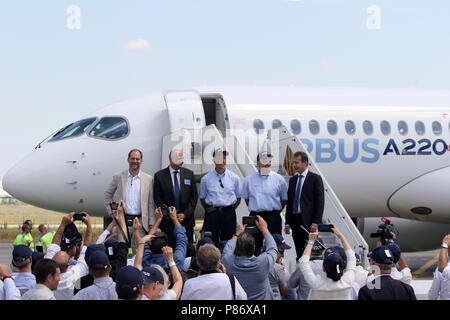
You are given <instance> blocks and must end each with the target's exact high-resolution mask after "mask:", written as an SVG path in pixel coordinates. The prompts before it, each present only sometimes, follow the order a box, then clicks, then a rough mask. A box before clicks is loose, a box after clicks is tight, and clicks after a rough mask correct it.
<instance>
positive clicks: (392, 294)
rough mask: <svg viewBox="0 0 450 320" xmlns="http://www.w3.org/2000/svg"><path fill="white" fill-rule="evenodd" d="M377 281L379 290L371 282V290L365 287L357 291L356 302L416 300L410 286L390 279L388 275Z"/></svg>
mask: <svg viewBox="0 0 450 320" xmlns="http://www.w3.org/2000/svg"><path fill="white" fill-rule="evenodd" d="M379 279H381V282H380V283H379V284H380V285H379V289H377V288H376V287H377V286H376V280H373V281H372V289H369V288H368V287H367V285H365V286H364V287H362V288H361V289H360V290H359V293H358V300H417V298H416V295H415V293H414V289H413V288H412V287H411V286H410V285H408V284H406V283H403V282H401V281H400V280H395V279H392V278H391V276H389V275H383V276H381V277H380V278H379Z"/></svg>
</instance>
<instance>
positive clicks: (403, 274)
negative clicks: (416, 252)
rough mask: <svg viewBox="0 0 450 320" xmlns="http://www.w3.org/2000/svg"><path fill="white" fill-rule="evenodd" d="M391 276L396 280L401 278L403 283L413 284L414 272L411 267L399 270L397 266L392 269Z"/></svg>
mask: <svg viewBox="0 0 450 320" xmlns="http://www.w3.org/2000/svg"><path fill="white" fill-rule="evenodd" d="M391 277H392V279H395V280H400V281H401V282H403V283H406V284H409V285H410V284H411V280H412V274H411V269H410V268H403V269H402V271H398V269H397V268H396V267H393V268H392V270H391Z"/></svg>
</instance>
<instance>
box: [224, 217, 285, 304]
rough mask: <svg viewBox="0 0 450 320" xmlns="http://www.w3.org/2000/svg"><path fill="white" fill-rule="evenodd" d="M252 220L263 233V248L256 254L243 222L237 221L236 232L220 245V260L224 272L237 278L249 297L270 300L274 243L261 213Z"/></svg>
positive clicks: (253, 239) (276, 254)
mask: <svg viewBox="0 0 450 320" xmlns="http://www.w3.org/2000/svg"><path fill="white" fill-rule="evenodd" d="M255 224H256V227H257V228H258V230H259V231H261V233H262V235H263V236H264V240H265V242H266V251H265V252H263V253H262V254H260V255H259V256H257V257H256V256H255V255H254V253H255V238H254V237H253V236H252V235H251V234H250V233H249V232H247V231H246V230H245V228H246V225H245V224H244V225H242V224H239V226H238V228H237V231H236V233H235V234H234V236H233V237H232V238H231V240H229V241H228V242H227V244H226V246H225V248H224V249H223V253H222V259H221V261H222V263H223V264H224V266H225V267H226V270H227V273H228V274H231V275H234V276H235V277H236V278H237V279H238V281H239V283H240V284H241V286H242V288H244V290H245V292H246V293H247V298H248V300H273V298H274V297H273V292H272V288H271V287H270V283H269V273H270V271H271V270H272V269H273V266H274V264H275V261H276V260H277V256H278V249H277V244H276V243H275V240H274V239H273V237H272V235H271V234H270V233H269V229H268V227H267V223H266V221H265V220H264V219H263V218H261V216H257V219H256V220H255Z"/></svg>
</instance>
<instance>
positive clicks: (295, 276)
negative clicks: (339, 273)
mask: <svg viewBox="0 0 450 320" xmlns="http://www.w3.org/2000/svg"><path fill="white" fill-rule="evenodd" d="M321 243H323V240H322V239H321V238H318V239H317V240H316V242H315V243H314V245H313V247H312V249H311V257H310V259H309V261H310V264H311V269H312V270H313V272H314V274H321V275H323V276H326V274H325V272H324V271H323V252H324V251H325V248H324V247H323V246H322V245H321ZM289 287H292V288H297V300H308V296H309V291H310V289H311V288H310V287H309V285H308V283H307V282H306V280H305V276H304V275H303V273H302V271H301V269H300V264H299V263H297V266H296V268H295V271H294V272H293V273H292V275H291V277H290V279H289Z"/></svg>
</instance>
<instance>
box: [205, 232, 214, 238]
mask: <svg viewBox="0 0 450 320" xmlns="http://www.w3.org/2000/svg"><path fill="white" fill-rule="evenodd" d="M203 238H212V232H211V231H205V232H203Z"/></svg>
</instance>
